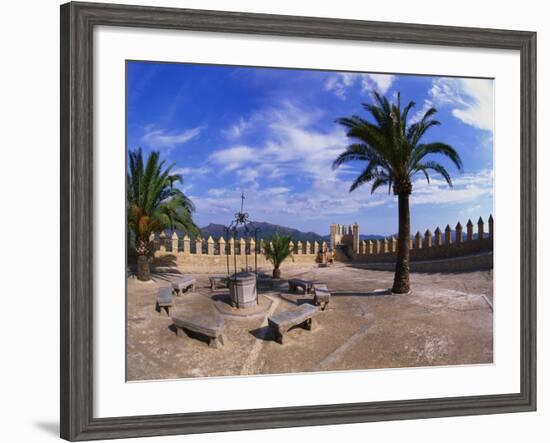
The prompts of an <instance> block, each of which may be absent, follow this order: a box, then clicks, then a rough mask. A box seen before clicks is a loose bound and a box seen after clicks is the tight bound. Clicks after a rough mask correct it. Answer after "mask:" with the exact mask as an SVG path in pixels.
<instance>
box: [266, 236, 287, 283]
mask: <svg viewBox="0 0 550 443" xmlns="http://www.w3.org/2000/svg"><path fill="white" fill-rule="evenodd" d="M290 241H291V238H290V237H289V236H287V235H279V233H278V232H276V233H275V235H274V236H273V237H272V238H271V240H270V241H267V242H266V243H265V245H264V254H265V258H266V259H267V260H268V261H270V262H271V263H272V264H273V278H281V269H280V268H281V265H282V264H283V262H284V261H285V260H286V259H287V258H288V257H290V258H292V260H294V258H293V257H292V250H291V249H290Z"/></svg>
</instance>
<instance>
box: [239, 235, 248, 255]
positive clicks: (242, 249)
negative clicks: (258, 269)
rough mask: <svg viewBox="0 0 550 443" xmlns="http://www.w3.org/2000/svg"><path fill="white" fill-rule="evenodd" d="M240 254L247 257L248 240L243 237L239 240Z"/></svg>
mask: <svg viewBox="0 0 550 443" xmlns="http://www.w3.org/2000/svg"><path fill="white" fill-rule="evenodd" d="M239 254H240V255H246V240H245V239H244V238H243V237H241V239H240V240H239Z"/></svg>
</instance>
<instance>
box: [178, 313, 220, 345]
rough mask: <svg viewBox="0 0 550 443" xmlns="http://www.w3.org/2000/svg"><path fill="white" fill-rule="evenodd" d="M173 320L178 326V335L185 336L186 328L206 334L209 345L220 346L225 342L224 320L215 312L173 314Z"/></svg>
mask: <svg viewBox="0 0 550 443" xmlns="http://www.w3.org/2000/svg"><path fill="white" fill-rule="evenodd" d="M172 321H173V322H174V326H175V327H176V335H177V336H178V337H183V336H185V335H186V334H185V332H184V330H188V331H192V332H196V333H198V334H200V335H203V336H206V337H207V338H208V340H209V342H208V344H209V346H211V347H213V348H220V347H222V346H223V344H224V339H223V335H222V332H223V328H224V321H223V318H221V317H220V316H218V315H214V314H210V315H209V314H202V313H193V314H178V315H174V316H172Z"/></svg>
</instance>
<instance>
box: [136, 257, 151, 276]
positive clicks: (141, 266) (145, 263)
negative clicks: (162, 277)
mask: <svg viewBox="0 0 550 443" xmlns="http://www.w3.org/2000/svg"><path fill="white" fill-rule="evenodd" d="M137 278H138V280H141V281H149V280H151V270H150V268H149V258H148V257H147V256H146V255H138V258H137Z"/></svg>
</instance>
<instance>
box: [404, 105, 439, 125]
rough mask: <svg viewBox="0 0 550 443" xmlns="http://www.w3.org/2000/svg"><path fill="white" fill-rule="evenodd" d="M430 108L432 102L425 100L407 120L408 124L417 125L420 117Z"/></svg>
mask: <svg viewBox="0 0 550 443" xmlns="http://www.w3.org/2000/svg"><path fill="white" fill-rule="evenodd" d="M432 107H433V103H432V101H431V100H425V101H424V104H423V105H422V107H421V108H420V109H419V110H418V111H416V112H415V113H414V114H413V115H412V116H411V117H410V118H409V119H408V124H413V123H418V122H419V121H420V120H422V117H424V114H425V113H426V112H427V111H428V110H429V109H430V108H432ZM413 109H414V108H413Z"/></svg>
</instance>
